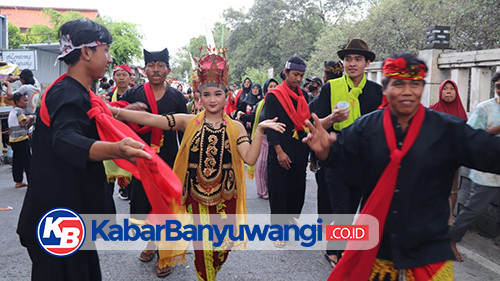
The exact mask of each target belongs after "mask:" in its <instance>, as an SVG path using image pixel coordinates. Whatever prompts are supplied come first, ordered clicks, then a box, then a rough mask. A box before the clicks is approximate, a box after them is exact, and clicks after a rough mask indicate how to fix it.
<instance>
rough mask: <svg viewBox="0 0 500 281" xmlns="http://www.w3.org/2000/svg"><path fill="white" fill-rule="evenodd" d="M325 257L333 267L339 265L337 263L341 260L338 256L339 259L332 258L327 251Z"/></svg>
mask: <svg viewBox="0 0 500 281" xmlns="http://www.w3.org/2000/svg"><path fill="white" fill-rule="evenodd" d="M325 259H326V261H327V262H328V263H330V266H331V267H332V268H335V266H336V265H337V263H338V262H339V261H338V258H337V261H335V260H332V258H330V256H329V255H328V254H327V253H325Z"/></svg>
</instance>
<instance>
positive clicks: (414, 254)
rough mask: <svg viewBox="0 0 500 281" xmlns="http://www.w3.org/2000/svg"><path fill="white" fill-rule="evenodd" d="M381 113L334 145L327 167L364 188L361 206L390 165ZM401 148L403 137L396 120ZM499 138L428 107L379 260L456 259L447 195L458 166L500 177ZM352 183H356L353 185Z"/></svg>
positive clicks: (403, 263) (407, 263)
mask: <svg viewBox="0 0 500 281" xmlns="http://www.w3.org/2000/svg"><path fill="white" fill-rule="evenodd" d="M382 120H383V110H378V111H375V112H373V113H370V114H368V115H365V116H362V117H360V118H358V119H357V120H356V121H355V122H354V123H353V125H351V126H349V127H347V128H345V129H344V130H342V132H341V133H340V134H339V136H338V140H337V142H335V143H334V144H332V149H331V151H330V157H329V161H328V162H327V164H328V165H329V166H330V167H332V166H334V167H335V168H336V169H341V173H339V174H341V175H342V176H343V177H344V180H345V181H346V182H349V183H351V184H352V185H356V186H361V188H362V192H363V200H362V205H364V204H365V203H366V201H367V199H368V197H369V196H370V194H371V192H372V191H373V188H374V187H375V185H376V184H377V181H378V180H379V178H380V176H381V174H382V172H383V170H384V169H385V167H386V166H387V164H388V163H389V161H390V159H389V149H388V147H387V144H386V141H385V135H384V130H383V126H382ZM393 125H394V128H395V133H396V138H397V144H398V146H399V147H400V146H401V144H402V141H403V140H404V137H405V134H404V133H403V132H402V131H401V128H400V126H399V124H397V122H396V119H395V118H394V117H393ZM499 158H500V139H498V138H496V137H495V136H493V135H491V134H489V133H486V132H484V131H482V130H474V129H472V128H471V127H469V126H468V125H467V124H465V121H464V120H462V119H459V118H456V117H453V116H450V115H446V114H442V113H439V112H436V111H432V110H429V109H426V112H425V119H424V121H423V124H422V128H421V130H420V133H419V135H418V137H417V139H416V140H415V143H414V144H413V146H412V147H411V149H410V150H409V151H408V153H407V154H406V155H405V157H404V158H403V160H402V162H401V165H400V169H399V174H398V179H397V183H396V188H395V191H394V197H393V199H392V202H391V205H390V209H389V213H388V215H387V220H386V224H385V226H383V227H384V233H383V237H382V242H381V246H380V249H379V252H378V257H379V258H383V259H389V260H392V261H394V264H395V266H396V268H413V267H417V266H422V265H425V264H430V263H435V262H440V261H444V260H452V259H454V255H453V253H452V251H451V248H450V237H449V235H448V217H449V203H448V196H449V194H450V189H451V186H452V181H453V177H454V175H455V172H456V170H457V169H458V167H460V166H466V167H469V168H473V169H476V170H481V171H486V172H492V173H500V162H499V161H498V159H499ZM353 182H354V183H353Z"/></svg>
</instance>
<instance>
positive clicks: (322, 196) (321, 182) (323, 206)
mask: <svg viewBox="0 0 500 281" xmlns="http://www.w3.org/2000/svg"><path fill="white" fill-rule="evenodd" d="M314 177H315V178H316V184H317V185H318V200H317V205H318V214H319V217H320V218H321V219H323V222H325V223H329V222H331V221H332V220H333V218H332V216H331V214H332V205H331V204H330V194H329V192H328V184H327V183H326V168H325V167H319V170H318V171H317V172H316V174H315V175H314Z"/></svg>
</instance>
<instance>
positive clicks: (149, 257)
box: [139, 250, 156, 262]
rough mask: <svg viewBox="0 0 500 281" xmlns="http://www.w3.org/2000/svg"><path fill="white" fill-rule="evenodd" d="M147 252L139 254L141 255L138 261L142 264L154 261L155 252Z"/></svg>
mask: <svg viewBox="0 0 500 281" xmlns="http://www.w3.org/2000/svg"><path fill="white" fill-rule="evenodd" d="M146 251H147V250H144V251H142V252H141V255H140V256H139V260H141V261H142V262H150V261H152V260H153V259H154V257H155V254H156V251H153V252H151V253H148V252H146Z"/></svg>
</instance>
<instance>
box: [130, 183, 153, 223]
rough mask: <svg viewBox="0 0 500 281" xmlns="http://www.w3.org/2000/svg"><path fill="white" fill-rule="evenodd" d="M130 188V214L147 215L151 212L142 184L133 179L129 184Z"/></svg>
mask: <svg viewBox="0 0 500 281" xmlns="http://www.w3.org/2000/svg"><path fill="white" fill-rule="evenodd" d="M129 186H130V195H129V196H130V214H149V212H150V211H151V204H150V203H149V199H148V196H147V195H146V191H144V187H143V186H142V182H141V181H140V180H138V179H136V178H134V177H132V181H131V182H130V184H129ZM134 218H137V219H141V217H137V216H134Z"/></svg>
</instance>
